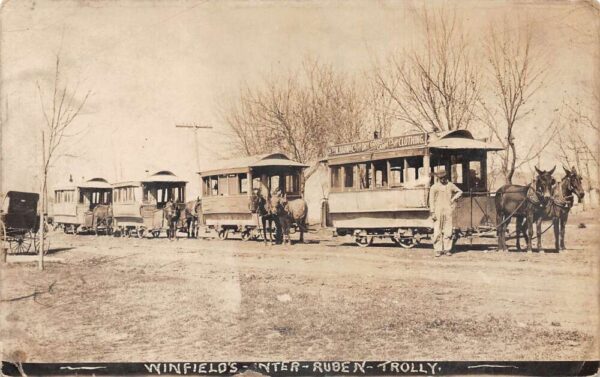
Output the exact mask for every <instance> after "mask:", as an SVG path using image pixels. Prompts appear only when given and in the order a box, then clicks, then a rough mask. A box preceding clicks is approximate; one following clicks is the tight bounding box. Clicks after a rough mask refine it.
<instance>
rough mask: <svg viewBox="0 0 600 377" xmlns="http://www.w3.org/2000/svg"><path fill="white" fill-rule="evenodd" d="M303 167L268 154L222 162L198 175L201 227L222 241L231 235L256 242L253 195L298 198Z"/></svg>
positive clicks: (257, 227)
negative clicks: (278, 195) (200, 185)
mask: <svg viewBox="0 0 600 377" xmlns="http://www.w3.org/2000/svg"><path fill="white" fill-rule="evenodd" d="M306 167H307V166H306V165H304V164H301V163H299V162H297V161H293V160H291V159H290V158H289V157H288V156H286V155H285V154H283V153H270V154H261V155H255V156H249V157H243V158H238V159H231V160H223V161H220V162H219V163H218V164H215V165H213V166H212V167H211V168H210V169H207V170H204V171H201V172H199V174H200V176H201V180H202V182H201V184H202V217H201V218H202V220H201V221H202V225H205V226H207V227H208V228H209V229H214V230H216V231H217V234H218V236H219V238H221V239H226V238H228V236H229V235H230V234H233V233H239V234H240V235H241V237H242V239H243V240H249V239H258V238H259V237H260V234H261V231H262V225H261V221H260V219H259V216H258V214H257V213H256V210H255V209H254V208H252V206H251V201H252V195H253V193H254V192H255V191H256V190H259V191H260V192H261V193H262V195H263V197H265V198H267V197H268V195H269V193H271V192H273V191H274V190H276V189H277V188H279V189H281V191H282V192H283V193H285V194H286V195H287V198H288V199H296V198H300V197H302V193H301V187H302V179H303V175H302V171H303V169H304V168H306ZM267 231H268V232H271V231H272V229H267Z"/></svg>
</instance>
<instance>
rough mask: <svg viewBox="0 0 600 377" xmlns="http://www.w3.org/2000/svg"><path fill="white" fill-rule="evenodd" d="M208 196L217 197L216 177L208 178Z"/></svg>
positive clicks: (217, 181)
mask: <svg viewBox="0 0 600 377" xmlns="http://www.w3.org/2000/svg"><path fill="white" fill-rule="evenodd" d="M210 194H211V195H212V196H217V195H219V180H218V178H217V177H216V176H213V177H210Z"/></svg>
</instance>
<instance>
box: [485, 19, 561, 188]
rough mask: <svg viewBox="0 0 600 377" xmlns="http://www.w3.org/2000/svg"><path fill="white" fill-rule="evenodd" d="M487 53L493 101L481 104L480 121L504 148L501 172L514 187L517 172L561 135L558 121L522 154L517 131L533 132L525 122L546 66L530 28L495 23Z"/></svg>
mask: <svg viewBox="0 0 600 377" xmlns="http://www.w3.org/2000/svg"><path fill="white" fill-rule="evenodd" d="M485 50H486V53H487V61H488V63H489V68H490V72H489V73H490V74H489V88H490V92H491V93H490V96H491V98H492V99H491V100H490V101H489V102H487V103H486V101H483V100H482V101H481V108H482V109H481V113H480V115H479V119H480V120H482V121H483V123H484V124H485V125H487V126H488V127H489V129H490V130H491V132H492V134H493V136H494V137H495V138H496V139H498V141H499V142H500V143H502V145H503V146H504V147H505V151H504V152H503V156H502V172H503V174H504V176H505V180H506V182H507V183H511V182H512V179H513V176H514V174H515V171H516V169H517V168H519V167H520V166H521V165H523V164H526V163H527V162H529V161H531V160H533V159H535V158H537V157H539V155H540V154H541V153H542V152H543V151H544V150H545V148H546V147H547V146H548V145H550V143H551V142H552V140H553V139H554V137H555V136H556V134H557V131H558V128H557V124H556V121H552V122H550V123H549V124H548V125H546V126H544V127H542V129H537V132H536V134H539V135H540V136H541V139H539V140H537V141H536V142H535V143H533V145H531V143H527V146H526V147H527V151H526V152H525V153H519V148H518V146H517V143H516V140H517V130H527V128H529V130H530V131H531V130H532V127H531V125H530V124H528V123H527V122H526V119H527V117H528V116H529V115H530V114H532V112H533V111H534V107H533V106H531V102H532V99H533V97H534V95H535V94H536V92H537V91H538V90H539V89H540V88H541V87H542V86H543V83H544V82H543V78H544V75H545V73H546V69H545V67H544V65H545V64H547V62H544V61H542V59H541V54H540V51H539V49H536V48H534V45H533V31H532V29H531V27H530V24H527V25H520V26H517V27H514V26H513V27H511V26H510V25H509V23H508V22H506V21H505V22H504V23H503V24H502V26H500V27H498V26H496V25H495V24H493V23H492V24H491V25H490V29H489V32H488V35H487V39H486V43H485Z"/></svg>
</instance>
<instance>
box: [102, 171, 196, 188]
mask: <svg viewBox="0 0 600 377" xmlns="http://www.w3.org/2000/svg"><path fill="white" fill-rule="evenodd" d="M142 183H187V181H186V180H183V179H181V178H179V177H177V176H176V175H175V174H174V173H173V172H171V171H169V170H161V171H158V172H156V173H154V174H152V175H149V176H147V177H146V178H144V179H140V180H139V181H126V182H117V183H113V185H112V186H113V187H129V186H140V185H141V184H142Z"/></svg>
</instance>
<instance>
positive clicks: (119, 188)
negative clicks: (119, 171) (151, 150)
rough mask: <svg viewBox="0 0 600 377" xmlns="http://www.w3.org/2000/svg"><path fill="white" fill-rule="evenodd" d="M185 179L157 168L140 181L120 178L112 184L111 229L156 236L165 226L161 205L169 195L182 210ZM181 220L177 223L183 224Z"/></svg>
mask: <svg viewBox="0 0 600 377" xmlns="http://www.w3.org/2000/svg"><path fill="white" fill-rule="evenodd" d="M186 184H187V182H186V181H184V180H182V179H180V178H178V177H177V176H176V175H175V174H173V173H172V172H170V171H166V170H163V171H159V172H157V173H155V174H153V175H151V176H149V177H147V178H146V179H142V180H139V181H129V182H120V183H115V184H113V185H112V188H113V194H112V199H113V233H115V235H126V236H131V235H137V236H138V237H140V238H141V237H144V236H145V235H152V236H154V237H158V236H159V235H160V233H161V232H162V231H163V230H167V228H168V223H167V220H166V219H165V218H164V211H163V208H164V207H165V204H166V203H167V202H168V201H169V199H171V198H173V201H174V203H175V204H176V205H177V206H179V208H180V209H181V210H182V211H183V209H184V207H185V186H186ZM183 226H184V224H183V223H182V222H181V223H180V224H178V227H183Z"/></svg>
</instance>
